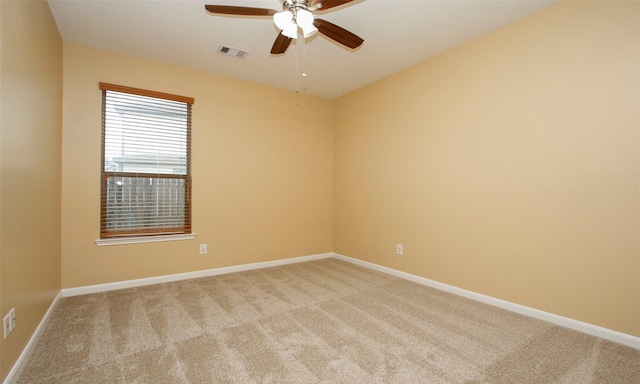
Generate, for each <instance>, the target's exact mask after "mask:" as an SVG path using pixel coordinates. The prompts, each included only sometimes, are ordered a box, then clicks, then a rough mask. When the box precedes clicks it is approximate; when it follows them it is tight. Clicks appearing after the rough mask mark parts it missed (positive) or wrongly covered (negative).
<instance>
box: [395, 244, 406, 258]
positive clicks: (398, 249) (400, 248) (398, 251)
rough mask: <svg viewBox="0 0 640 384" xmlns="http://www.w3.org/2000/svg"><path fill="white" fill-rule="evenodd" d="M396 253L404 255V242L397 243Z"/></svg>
mask: <svg viewBox="0 0 640 384" xmlns="http://www.w3.org/2000/svg"><path fill="white" fill-rule="evenodd" d="M396 253H397V254H398V255H402V254H403V253H404V247H403V246H402V244H396Z"/></svg>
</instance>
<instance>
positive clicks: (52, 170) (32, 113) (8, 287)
mask: <svg viewBox="0 0 640 384" xmlns="http://www.w3.org/2000/svg"><path fill="white" fill-rule="evenodd" d="M0 36H1V37H0V39H1V40H0V206H1V209H0V212H1V213H0V225H1V226H0V263H1V266H2V268H1V272H0V276H1V277H0V280H1V284H0V288H1V289H0V301H1V305H0V308H1V313H0V314H1V316H0V317H4V315H6V314H7V313H8V312H9V310H10V309H11V308H16V315H17V321H16V328H15V329H14V330H13V332H12V333H11V334H10V335H9V337H8V338H7V339H6V340H1V341H0V345H1V353H0V356H1V360H2V363H1V364H0V380H4V378H5V377H6V376H7V374H8V373H9V370H10V369H11V367H12V366H13V364H14V363H15V362H16V360H17V358H18V356H19V355H20V353H21V352H22V350H23V348H24V347H25V345H26V344H27V342H28V340H29V338H30V337H31V335H32V334H33V332H34V330H35V328H36V327H37V325H38V323H39V322H40V320H41V319H42V317H43V316H44V314H45V312H46V311H47V309H48V308H49V305H50V304H51V302H52V301H53V299H54V297H55V295H56V294H57V293H58V292H59V290H60V184H61V183H60V175H61V169H60V158H61V131H62V41H61V39H60V36H59V35H58V30H57V28H56V25H55V23H54V21H53V18H52V16H51V13H50V11H49V7H48V5H47V3H46V2H45V1H37V2H36V1H19V2H14V1H0ZM0 339H1V337H0Z"/></svg>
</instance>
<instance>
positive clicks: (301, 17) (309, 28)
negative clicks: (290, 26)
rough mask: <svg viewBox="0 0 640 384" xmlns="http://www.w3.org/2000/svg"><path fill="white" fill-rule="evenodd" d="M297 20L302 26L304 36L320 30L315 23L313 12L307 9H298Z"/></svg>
mask: <svg viewBox="0 0 640 384" xmlns="http://www.w3.org/2000/svg"><path fill="white" fill-rule="evenodd" d="M296 22H297V23H298V26H299V27H300V28H302V34H303V36H304V37H309V36H311V35H313V34H314V33H316V32H318V28H316V27H315V26H314V25H313V14H312V13H311V12H309V11H307V10H306V9H300V10H298V12H297V14H296Z"/></svg>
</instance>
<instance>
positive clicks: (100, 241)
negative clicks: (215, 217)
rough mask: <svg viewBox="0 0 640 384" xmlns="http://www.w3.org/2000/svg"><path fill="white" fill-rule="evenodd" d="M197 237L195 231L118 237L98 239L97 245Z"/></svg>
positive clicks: (154, 241) (155, 241)
mask: <svg viewBox="0 0 640 384" xmlns="http://www.w3.org/2000/svg"><path fill="white" fill-rule="evenodd" d="M195 238H196V234H195V233H189V234H183V235H163V236H140V237H116V238H113V239H97V240H96V245H97V246H98V247H104V246H107V245H123V244H139V243H157V242H159V241H177V240H193V239H195Z"/></svg>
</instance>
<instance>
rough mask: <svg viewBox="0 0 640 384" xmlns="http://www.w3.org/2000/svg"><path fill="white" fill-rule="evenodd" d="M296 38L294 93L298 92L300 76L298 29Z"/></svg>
mask: <svg viewBox="0 0 640 384" xmlns="http://www.w3.org/2000/svg"><path fill="white" fill-rule="evenodd" d="M296 40H298V41H297V42H296V93H300V76H298V73H300V68H299V67H300V66H299V64H298V62H299V61H300V54H299V52H300V48H299V47H298V45H299V44H298V43H299V42H300V31H298V38H297V39H296ZM303 44H304V43H303Z"/></svg>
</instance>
